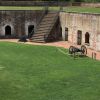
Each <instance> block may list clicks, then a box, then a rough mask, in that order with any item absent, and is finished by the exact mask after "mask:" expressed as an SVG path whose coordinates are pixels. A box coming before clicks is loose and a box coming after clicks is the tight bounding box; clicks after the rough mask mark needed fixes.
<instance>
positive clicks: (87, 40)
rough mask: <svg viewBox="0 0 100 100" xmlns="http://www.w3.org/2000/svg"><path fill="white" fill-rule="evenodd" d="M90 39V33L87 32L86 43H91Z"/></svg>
mask: <svg viewBox="0 0 100 100" xmlns="http://www.w3.org/2000/svg"><path fill="white" fill-rule="evenodd" d="M89 38H90V35H89V33H88V32H86V34H85V43H89Z"/></svg>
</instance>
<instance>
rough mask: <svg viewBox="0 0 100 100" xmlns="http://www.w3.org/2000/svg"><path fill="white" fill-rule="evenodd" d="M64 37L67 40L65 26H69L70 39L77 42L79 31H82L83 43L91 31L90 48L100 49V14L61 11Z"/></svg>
mask: <svg viewBox="0 0 100 100" xmlns="http://www.w3.org/2000/svg"><path fill="white" fill-rule="evenodd" d="M60 22H61V26H62V37H63V40H65V27H66V28H68V41H69V42H71V43H73V44H77V32H78V30H80V31H82V44H85V34H86V32H88V33H89V35H90V38H89V41H90V43H89V46H88V48H91V49H94V50H97V51H100V14H83V13H66V12H61V13H60Z"/></svg>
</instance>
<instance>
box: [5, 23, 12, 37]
mask: <svg viewBox="0 0 100 100" xmlns="http://www.w3.org/2000/svg"><path fill="white" fill-rule="evenodd" d="M5 35H6V36H10V35H11V27H10V26H9V25H7V26H6V27H5Z"/></svg>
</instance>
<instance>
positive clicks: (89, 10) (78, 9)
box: [0, 6, 100, 13]
mask: <svg viewBox="0 0 100 100" xmlns="http://www.w3.org/2000/svg"><path fill="white" fill-rule="evenodd" d="M44 9H45V7H38V6H36V7H34V6H32V7H20V6H19V7H16V6H0V10H44ZM49 10H54V11H59V10H60V7H49ZM62 11H65V12H78V13H100V8H89V7H87V8H86V7H63V10H62Z"/></svg>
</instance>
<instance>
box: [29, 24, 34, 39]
mask: <svg viewBox="0 0 100 100" xmlns="http://www.w3.org/2000/svg"><path fill="white" fill-rule="evenodd" d="M33 34H34V25H29V26H28V38H31V37H32V35H33Z"/></svg>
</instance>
